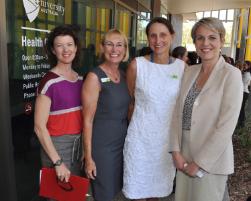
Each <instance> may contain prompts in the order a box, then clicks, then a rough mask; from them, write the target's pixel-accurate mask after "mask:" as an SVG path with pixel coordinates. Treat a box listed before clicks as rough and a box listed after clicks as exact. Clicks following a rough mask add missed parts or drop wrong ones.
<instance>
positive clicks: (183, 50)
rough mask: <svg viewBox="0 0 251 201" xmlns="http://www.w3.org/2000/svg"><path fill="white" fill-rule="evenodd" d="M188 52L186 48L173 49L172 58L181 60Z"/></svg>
mask: <svg viewBox="0 0 251 201" xmlns="http://www.w3.org/2000/svg"><path fill="white" fill-rule="evenodd" d="M186 52H187V49H186V48H185V47H183V46H178V47H176V48H174V49H173V51H172V56H173V57H174V58H179V59H180V58H182V57H183V56H184V55H185V53H186Z"/></svg>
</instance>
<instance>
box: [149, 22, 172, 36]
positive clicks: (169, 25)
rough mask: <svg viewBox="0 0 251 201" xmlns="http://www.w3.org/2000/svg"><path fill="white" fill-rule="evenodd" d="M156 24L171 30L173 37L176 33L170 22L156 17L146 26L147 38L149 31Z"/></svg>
mask: <svg viewBox="0 0 251 201" xmlns="http://www.w3.org/2000/svg"><path fill="white" fill-rule="evenodd" d="M154 23H160V24H163V25H165V26H166V28H167V29H168V30H169V32H170V34H172V35H173V34H174V33H175V31H174V29H173V26H172V24H171V22H170V21H169V20H167V19H166V18H163V17H155V18H153V19H152V20H151V21H150V22H149V23H148V24H147V26H146V35H147V36H148V34H149V30H150V28H151V26H152V25H153V24H154Z"/></svg>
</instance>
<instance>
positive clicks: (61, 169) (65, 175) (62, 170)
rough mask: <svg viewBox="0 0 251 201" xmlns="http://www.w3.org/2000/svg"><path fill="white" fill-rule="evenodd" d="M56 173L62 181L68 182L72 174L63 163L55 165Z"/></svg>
mask: <svg viewBox="0 0 251 201" xmlns="http://www.w3.org/2000/svg"><path fill="white" fill-rule="evenodd" d="M55 170H56V175H57V177H58V179H59V180H60V181H65V182H68V181H69V178H70V176H71V172H70V170H69V169H68V168H67V167H66V166H65V164H64V163H62V164H61V165H59V166H55Z"/></svg>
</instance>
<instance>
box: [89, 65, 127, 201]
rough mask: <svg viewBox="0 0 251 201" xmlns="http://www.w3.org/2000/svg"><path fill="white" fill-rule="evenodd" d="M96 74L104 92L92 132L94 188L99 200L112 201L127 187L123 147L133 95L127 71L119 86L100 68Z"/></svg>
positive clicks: (99, 101) (122, 74) (95, 70)
mask: <svg viewBox="0 0 251 201" xmlns="http://www.w3.org/2000/svg"><path fill="white" fill-rule="evenodd" d="M92 72H93V73H95V74H96V75H97V76H98V78H99V81H100V85H101V91H100V93H99V99H98V104H97V109H96V113H95V117H94V123H93V133H92V157H93V160H94V161H95V164H96V168H97V176H96V179H95V180H92V181H91V185H92V191H93V197H94V199H95V200H96V201H111V200H112V199H113V198H114V197H115V195H116V194H117V193H118V192H119V191H121V189H122V185H123V146H124V141H125V137H126V133H127V125H128V122H127V111H128V106H129V101H130V96H129V92H128V88H127V85H126V81H125V76H124V73H123V72H121V71H120V82H119V83H114V82H112V81H111V80H110V79H109V78H108V77H107V76H106V74H105V72H104V71H103V70H102V69H101V68H100V67H97V68H95V69H93V70H92Z"/></svg>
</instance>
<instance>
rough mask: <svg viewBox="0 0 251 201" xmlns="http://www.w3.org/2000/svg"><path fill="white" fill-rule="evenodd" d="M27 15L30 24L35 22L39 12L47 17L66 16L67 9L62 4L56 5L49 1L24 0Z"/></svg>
mask: <svg viewBox="0 0 251 201" xmlns="http://www.w3.org/2000/svg"><path fill="white" fill-rule="evenodd" d="M23 4H24V8H25V12H26V15H27V17H28V19H29V21H30V22H33V21H34V20H35V19H36V17H37V16H38V14H39V11H41V12H42V13H45V14H47V15H54V16H58V15H62V16H63V15H64V12H65V8H64V6H62V5H61V4H59V3H58V4H55V3H52V2H49V1H47V0H23Z"/></svg>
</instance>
